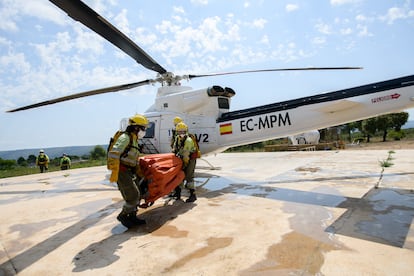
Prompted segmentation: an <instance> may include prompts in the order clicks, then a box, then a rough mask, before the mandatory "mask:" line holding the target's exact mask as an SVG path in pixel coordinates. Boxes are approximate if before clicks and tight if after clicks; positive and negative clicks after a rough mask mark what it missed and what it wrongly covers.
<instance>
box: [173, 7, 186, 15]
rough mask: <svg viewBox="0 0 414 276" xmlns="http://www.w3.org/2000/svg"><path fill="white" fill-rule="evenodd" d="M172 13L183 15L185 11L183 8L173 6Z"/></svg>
mask: <svg viewBox="0 0 414 276" xmlns="http://www.w3.org/2000/svg"><path fill="white" fill-rule="evenodd" d="M173 11H174V12H175V13H181V14H185V10H184V8H183V7H176V6H174V7H173Z"/></svg>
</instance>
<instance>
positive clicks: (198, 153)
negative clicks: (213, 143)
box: [188, 133, 201, 159]
mask: <svg viewBox="0 0 414 276" xmlns="http://www.w3.org/2000/svg"><path fill="white" fill-rule="evenodd" d="M188 136H190V137H191V139H193V142H194V146H195V151H194V152H193V153H192V154H191V159H196V158H200V157H201V151H200V147H199V145H198V141H197V137H196V136H195V135H194V134H192V133H189V134H188Z"/></svg>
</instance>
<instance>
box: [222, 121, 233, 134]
mask: <svg viewBox="0 0 414 276" xmlns="http://www.w3.org/2000/svg"><path fill="white" fill-rule="evenodd" d="M232 133H233V126H232V125H231V123H227V124H222V125H220V135H226V134H232Z"/></svg>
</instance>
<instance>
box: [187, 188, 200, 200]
mask: <svg viewBox="0 0 414 276" xmlns="http://www.w3.org/2000/svg"><path fill="white" fill-rule="evenodd" d="M196 200H197V197H196V195H195V190H194V189H190V197H189V198H187V200H186V201H185V202H194V201H196Z"/></svg>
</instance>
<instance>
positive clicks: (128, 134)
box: [107, 114, 148, 228]
mask: <svg viewBox="0 0 414 276" xmlns="http://www.w3.org/2000/svg"><path fill="white" fill-rule="evenodd" d="M147 126H148V119H147V118H146V117H145V116H143V115H139V114H137V115H135V116H133V117H131V118H129V120H128V126H127V128H126V130H125V132H123V133H122V134H121V135H120V136H119V137H117V138H116V139H115V140H114V141H113V146H112V148H110V149H109V151H108V160H107V162H108V169H110V170H112V173H111V176H110V181H111V182H117V184H118V189H119V191H120V192H121V195H122V198H123V199H124V200H125V203H124V205H123V207H122V211H121V213H120V214H119V215H118V216H117V219H118V220H119V221H120V222H121V223H122V224H123V225H124V226H125V227H127V228H130V227H133V226H137V225H142V224H145V220H143V219H139V218H138V217H137V211H138V205H139V202H140V200H141V192H140V190H139V181H140V179H141V177H140V176H138V175H137V172H138V171H139V154H140V153H139V150H138V139H140V138H142V137H144V135H145V131H146V128H147Z"/></svg>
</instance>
